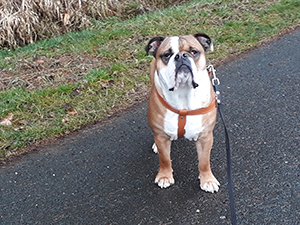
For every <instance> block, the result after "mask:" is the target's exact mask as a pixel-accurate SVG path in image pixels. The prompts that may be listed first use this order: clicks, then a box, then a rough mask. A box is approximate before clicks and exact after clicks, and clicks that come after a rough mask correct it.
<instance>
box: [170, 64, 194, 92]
mask: <svg viewBox="0 0 300 225" xmlns="http://www.w3.org/2000/svg"><path fill="white" fill-rule="evenodd" d="M179 85H187V86H189V87H191V88H196V87H198V86H199V85H198V84H197V83H196V82H195V81H194V74H193V70H192V68H191V67H190V66H188V65H186V64H181V65H180V66H178V67H177V68H176V71H175V85H174V87H172V88H170V89H169V91H174V90H176V89H177V88H178V87H179Z"/></svg>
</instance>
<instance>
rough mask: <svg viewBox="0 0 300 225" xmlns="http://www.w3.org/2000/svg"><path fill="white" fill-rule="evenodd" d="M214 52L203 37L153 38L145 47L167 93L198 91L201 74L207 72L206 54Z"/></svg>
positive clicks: (204, 36) (197, 35)
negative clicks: (154, 62) (193, 89)
mask: <svg viewBox="0 0 300 225" xmlns="http://www.w3.org/2000/svg"><path fill="white" fill-rule="evenodd" d="M208 48H210V50H211V51H213V44H212V42H211V39H210V38H209V36H207V35H206V34H202V33H197V34H194V35H186V36H174V37H166V38H164V37H155V38H153V39H151V40H150V41H149V43H148V45H147V46H146V52H147V53H151V54H152V55H153V56H154V57H155V59H156V72H157V73H158V76H159V77H160V79H161V80H163V82H164V83H165V84H166V85H167V88H168V90H169V91H174V90H176V89H177V88H178V87H179V86H189V87H190V88H197V87H198V85H199V84H198V82H199V76H200V73H201V71H204V70H205V69H206V60H205V51H206V50H207V49H208Z"/></svg>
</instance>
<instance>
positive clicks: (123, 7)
mask: <svg viewBox="0 0 300 225" xmlns="http://www.w3.org/2000/svg"><path fill="white" fill-rule="evenodd" d="M184 1H186V0H183V1H182V0H167V1H164V0H151V1H145V0H137V1H134V0H94V1H89V0H11V1H7V0H0V48H3V47H8V48H16V47H17V46H24V45H26V44H30V43H33V42H34V41H37V40H41V39H45V38H50V37H53V36H57V35H61V34H63V33H66V32H70V31H78V30H80V29H82V28H86V27H87V26H89V25H90V24H91V22H92V20H93V19H97V20H99V19H104V18H107V17H110V16H118V17H122V18H127V17H130V16H134V15H137V14H141V13H144V12H149V11H153V10H156V9H157V8H162V7H166V6H168V5H169V4H170V3H181V2H184Z"/></svg>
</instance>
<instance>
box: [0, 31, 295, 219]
mask: <svg viewBox="0 0 300 225" xmlns="http://www.w3.org/2000/svg"><path fill="white" fill-rule="evenodd" d="M217 76H218V77H219V78H220V80H221V86H220V88H221V91H222V96H223V104H224V107H225V110H224V112H225V119H226V121H227V124H228V129H229V131H230V139H231V145H232V150H233V152H232V160H233V161H232V166H233V178H234V187H235V200H236V210H237V218H238V223H239V224H288V225H290V224H300V165H299V162H300V156H299V153H300V123H299V121H300V115H299V111H300V109H299V102H300V101H299V90H300V86H299V83H300V30H299V29H298V30H296V31H294V32H293V33H291V34H288V35H285V36H283V37H281V38H280V39H279V40H277V41H274V42H272V43H270V44H268V45H265V46H262V47H260V48H259V49H257V50H254V51H252V52H250V53H248V54H246V55H242V56H240V57H238V58H237V59H235V60H233V61H232V62H230V63H228V64H226V65H223V66H220V67H218V68H217ZM146 111H147V102H142V103H140V104H139V105H137V106H136V107H133V108H132V109H131V110H129V111H126V112H124V113H120V114H118V115H115V116H113V117H111V118H110V119H109V120H108V121H107V122H105V123H101V122H100V123H98V124H96V125H93V126H91V127H89V129H83V130H81V131H79V132H77V133H76V134H73V135H70V136H69V137H65V138H62V139H60V140H59V141H57V143H55V144H53V145H51V146H47V147H44V148H39V149H37V150H36V151H34V152H31V153H29V154H27V155H23V156H21V157H19V158H17V159H15V160H13V161H12V162H10V163H8V164H6V165H2V166H0V190H1V192H0V215H1V217H0V224H5V225H6V224H100V225H101V224H107V225H108V224H121V225H126V224H130V225H131V224H230V216H229V215H230V212H229V201H228V193H227V176H226V152H225V144H224V132H223V127H222V124H221V122H220V119H219V118H218V120H217V125H216V128H215V132H214V134H215V139H214V146H213V150H212V157H211V163H212V170H213V172H214V174H215V176H216V177H217V179H218V180H219V181H220V183H221V187H220V190H219V192H218V193H215V194H210V193H205V192H203V191H201V190H200V188H199V180H198V179H197V176H198V172H197V156H196V148H195V146H194V143H192V142H189V141H186V140H183V139H180V140H178V141H175V142H173V144H172V159H173V160H172V162H173V169H174V178H175V184H174V185H173V186H172V187H170V188H168V189H160V188H159V187H157V185H156V184H154V178H155V175H156V172H157V169H158V156H157V155H155V154H154V153H152V151H151V146H152V144H153V136H152V132H151V130H150V129H149V127H148V124H147V118H146Z"/></svg>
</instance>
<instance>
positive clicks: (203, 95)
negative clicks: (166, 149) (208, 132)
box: [164, 87, 210, 140]
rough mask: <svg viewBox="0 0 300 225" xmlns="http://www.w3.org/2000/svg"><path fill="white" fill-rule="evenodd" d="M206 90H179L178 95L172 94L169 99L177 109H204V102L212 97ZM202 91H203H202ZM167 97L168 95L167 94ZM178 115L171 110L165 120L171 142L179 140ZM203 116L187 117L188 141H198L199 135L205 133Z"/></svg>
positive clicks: (186, 132) (186, 131) (185, 135)
mask: <svg viewBox="0 0 300 225" xmlns="http://www.w3.org/2000/svg"><path fill="white" fill-rule="evenodd" d="M205 89H206V88H204V87H203V88H199V89H196V90H195V89H193V90H192V91H186V90H184V89H183V90H182V89H181V90H178V91H176V93H171V95H172V96H171V97H170V92H168V93H169V96H168V99H169V101H170V104H172V105H173V106H175V107H176V108H177V109H188V110H194V109H198V108H201V107H203V106H202V105H201V102H202V101H207V99H209V97H210V95H209V94H207V93H209V92H207V91H206V90H205ZM201 90H202V91H201ZM166 95H167V94H166ZM178 116H179V115H178V114H177V113H174V112H172V111H170V110H167V112H166V114H165V118H164V131H165V133H166V134H168V135H169V136H170V139H171V140H176V139H177V138H178ZM202 120H203V115H187V116H186V123H185V126H184V130H185V134H184V137H185V138H187V139H188V140H197V139H198V136H199V133H201V131H203V129H204V125H203V122H202Z"/></svg>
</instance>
